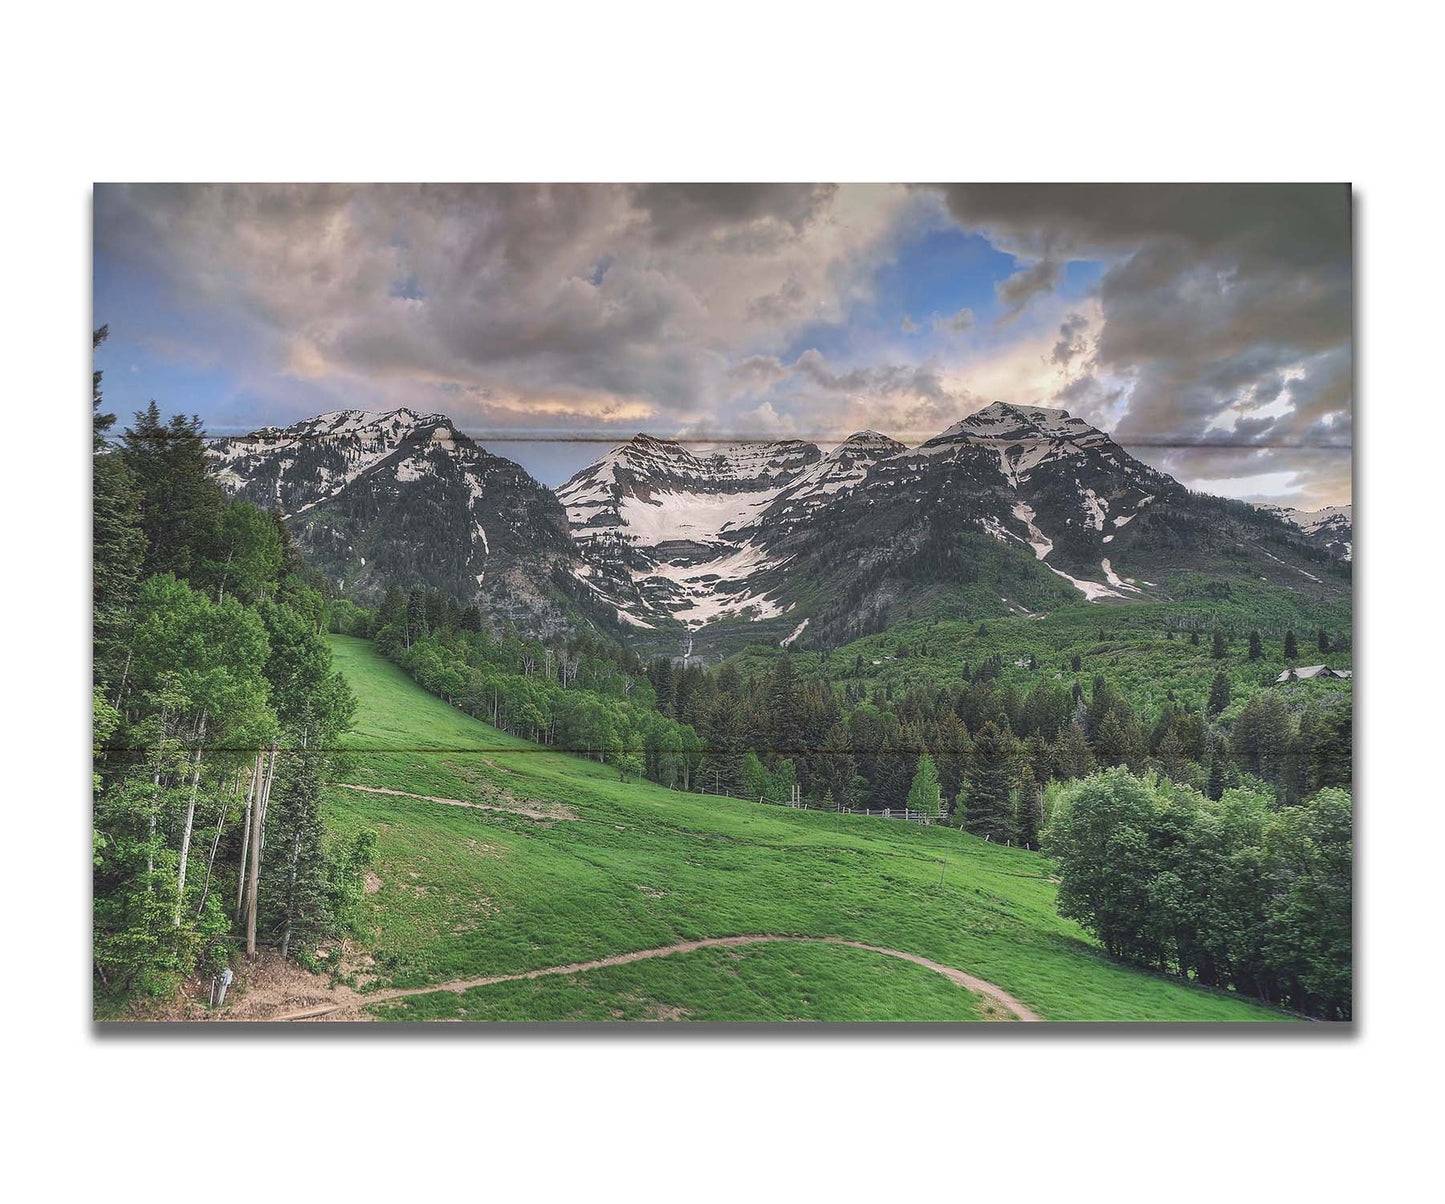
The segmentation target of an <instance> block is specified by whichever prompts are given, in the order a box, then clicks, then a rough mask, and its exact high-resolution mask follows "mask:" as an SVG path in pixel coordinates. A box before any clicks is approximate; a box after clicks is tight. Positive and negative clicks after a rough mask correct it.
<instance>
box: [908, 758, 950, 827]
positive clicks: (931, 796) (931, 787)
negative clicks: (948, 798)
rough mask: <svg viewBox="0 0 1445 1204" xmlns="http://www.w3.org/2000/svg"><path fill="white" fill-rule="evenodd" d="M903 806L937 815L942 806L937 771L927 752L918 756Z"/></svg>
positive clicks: (926, 813)
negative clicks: (916, 766) (911, 782)
mask: <svg viewBox="0 0 1445 1204" xmlns="http://www.w3.org/2000/svg"><path fill="white" fill-rule="evenodd" d="M905 806H906V807H907V808H908V810H910V811H919V812H922V813H923V814H924V815H929V816H937V815H938V813H939V811H940V810H941V808H942V796H941V794H940V791H939V787H938V772H937V770H936V769H935V768H934V765H933V758H932V757H930V756H929V755H928V754H927V753H923V754H922V755H921V756H920V757H919V758H918V768H917V769H916V770H915V771H914V774H913V785H911V786H910V787H909V788H908V801H907V802H906V804H905Z"/></svg>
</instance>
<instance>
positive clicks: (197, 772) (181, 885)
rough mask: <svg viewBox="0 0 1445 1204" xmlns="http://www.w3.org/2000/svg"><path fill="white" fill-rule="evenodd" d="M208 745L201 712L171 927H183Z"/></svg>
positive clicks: (204, 719) (204, 715)
mask: <svg viewBox="0 0 1445 1204" xmlns="http://www.w3.org/2000/svg"><path fill="white" fill-rule="evenodd" d="M205 743H206V712H205V711H202V712H201V726H200V729H199V730H198V731H197V733H196V756H195V759H194V760H193V761H192V762H191V801H190V802H189V803H188V804H187V805H186V826H185V828H184V829H183V830H182V832H181V865H180V868H179V869H178V870H177V871H176V910H175V914H174V915H173V916H172V917H171V920H172V922H171V927H173V928H179V927H180V926H181V907H182V905H183V904H184V903H185V898H186V862H187V860H188V859H189V858H190V855H191V827H192V825H194V823H195V822H196V785H197V783H199V782H200V780H201V748H202V747H203V746H204V745H205Z"/></svg>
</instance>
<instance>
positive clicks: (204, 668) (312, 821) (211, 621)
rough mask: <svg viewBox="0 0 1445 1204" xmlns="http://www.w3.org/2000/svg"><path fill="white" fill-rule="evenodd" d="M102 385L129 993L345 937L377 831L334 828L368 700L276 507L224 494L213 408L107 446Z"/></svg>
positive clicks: (118, 900) (103, 699)
mask: <svg viewBox="0 0 1445 1204" xmlns="http://www.w3.org/2000/svg"><path fill="white" fill-rule="evenodd" d="M104 337H105V330H104V328H102V329H101V330H99V331H97V332H96V338H95V342H96V346H97V347H98V346H99V344H100V342H101V341H102V340H103V339H104ZM100 383H101V376H100V373H99V372H97V373H95V388H94V394H93V399H92V402H93V413H94V419H93V422H94V444H95V448H94V451H95V454H94V530H93V539H94V565H95V568H94V593H93V606H94V641H95V643H94V743H95V779H94V780H95V798H94V829H95V833H94V846H95V847H94V965H95V972H96V975H97V977H98V980H99V994H100V995H101V996H103V997H104V998H106V999H108V1000H110V1001H112V1002H115V1001H118V1000H119V999H121V998H124V997H126V996H130V995H134V994H151V995H160V994H166V993H169V992H170V991H172V990H174V989H175V987H176V986H177V985H178V984H179V983H180V982H181V981H182V980H183V979H185V978H187V977H189V976H192V975H194V974H195V973H196V972H197V971H198V970H216V969H219V968H221V967H222V966H224V965H225V964H226V963H227V962H228V960H229V959H230V958H231V956H232V955H233V954H234V952H235V951H236V949H237V948H238V947H239V944H240V942H241V941H242V940H244V941H245V942H246V945H247V947H248V949H249V951H250V952H252V953H254V951H255V948H256V944H257V941H258V940H260V941H263V942H267V943H275V944H277V945H279V947H280V949H281V951H282V953H283V955H285V954H288V953H290V952H291V951H292V950H293V949H295V948H297V947H298V945H299V943H300V942H302V941H308V942H310V941H314V940H315V939H316V938H318V937H320V936H323V935H329V934H332V933H335V932H337V931H340V930H342V929H344V928H345V927H346V925H347V924H348V923H349V916H350V912H351V910H352V908H353V906H354V904H355V903H356V901H357V899H358V898H359V894H360V877H359V875H360V872H361V868H362V866H363V865H364V864H365V862H366V861H367V858H368V856H369V848H370V844H371V837H370V835H369V834H364V835H363V836H362V837H360V838H359V839H358V840H357V841H355V842H353V843H352V844H351V845H349V846H348V847H346V848H333V847H330V845H329V843H328V842H327V841H325V840H324V838H323V836H324V834H323V830H322V822H321V812H320V804H321V789H322V786H323V785H324V783H325V782H326V781H327V780H328V776H329V772H330V761H331V758H332V756H333V751H332V750H333V746H334V743H335V738H336V736H337V735H338V734H339V733H340V732H341V731H343V730H344V729H345V728H346V727H347V726H348V725H349V723H350V720H351V716H352V714H353V712H354V709H355V700H354V699H353V698H352V696H351V693H350V691H349V689H348V688H347V686H346V684H345V682H344V681H343V680H342V679H341V677H340V675H339V674H337V673H335V672H334V671H333V670H332V669H331V663H330V652H329V649H328V647H327V645H326V641H325V636H324V631H325V625H326V606H325V601H324V598H323V595H322V593H321V592H320V591H319V590H318V588H317V584H318V583H317V581H316V580H315V578H314V577H313V576H312V575H310V574H308V573H307V572H306V570H305V569H304V568H303V566H302V565H301V564H300V562H299V560H298V558H297V556H296V554H295V550H294V549H293V548H292V546H291V544H290V541H289V539H288V537H287V534H286V530H285V528H284V527H283V526H282V525H281V522H280V519H279V516H276V515H273V514H269V513H267V512H265V511H263V510H260V509H258V508H257V507H255V506H252V505H249V504H247V503H244V502H229V501H227V500H226V499H225V497H224V495H223V494H222V493H221V491H220V489H219V487H218V486H217V485H216V484H215V482H214V481H213V480H212V479H211V478H210V476H209V475H208V474H207V471H206V465H205V447H204V440H203V433H202V430H201V426H200V423H199V420H197V419H194V418H185V417H180V416H177V417H173V418H170V419H168V420H162V418H161V415H160V412H159V410H158V408H157V407H156V405H155V403H154V402H152V403H151V405H150V406H149V407H148V408H147V409H146V410H145V411H142V412H141V413H138V414H137V415H136V416H135V422H134V424H133V425H132V426H131V427H129V428H127V429H126V430H125V431H124V434H123V436H122V438H121V439H120V442H119V444H118V445H114V444H112V443H111V442H109V441H108V439H107V438H106V435H107V432H108V431H109V430H110V428H111V427H112V426H113V424H114V422H115V417H114V415H110V414H103V413H101V412H100V405H101V400H102V398H101V389H100Z"/></svg>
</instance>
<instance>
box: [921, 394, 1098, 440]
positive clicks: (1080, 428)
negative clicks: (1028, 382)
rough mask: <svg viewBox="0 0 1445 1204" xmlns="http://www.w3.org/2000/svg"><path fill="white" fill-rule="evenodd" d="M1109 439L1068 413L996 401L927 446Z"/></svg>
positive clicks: (956, 423) (944, 432)
mask: <svg viewBox="0 0 1445 1204" xmlns="http://www.w3.org/2000/svg"><path fill="white" fill-rule="evenodd" d="M1089 438H1098V439H1106V438H1107V436H1106V435H1104V434H1103V432H1101V431H1099V430H1096V429H1095V428H1094V427H1092V426H1090V425H1089V424H1088V423H1087V422H1085V421H1084V420H1083V419H1082V418H1072V417H1070V416H1069V412H1068V410H1053V409H1048V408H1047V407H1045V406H1019V405H1012V404H1010V403H1009V402H1006V401H996V402H994V403H993V404H992V405H988V406H985V407H984V408H983V409H981V410H976V411H975V412H974V413H972V414H969V415H967V416H966V417H964V418H961V419H960V420H959V421H958V422H955V423H954V424H953V425H952V426H951V427H949V428H948V429H947V430H946V431H943V432H941V433H940V434H937V435H935V436H934V437H933V438H932V439H929V440H928V441H927V442H926V443H924V445H923V446H924V447H931V446H934V445H936V444H941V443H945V442H950V443H951V442H957V441H959V440H960V439H969V440H977V439H989V440H1008V441H1012V442H1019V441H1023V440H1028V439H1067V440H1071V441H1078V440H1080V439H1089Z"/></svg>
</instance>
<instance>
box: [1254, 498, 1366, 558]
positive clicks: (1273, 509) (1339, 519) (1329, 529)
mask: <svg viewBox="0 0 1445 1204" xmlns="http://www.w3.org/2000/svg"><path fill="white" fill-rule="evenodd" d="M1259 509H1261V510H1263V511H1264V512H1265V513H1267V514H1273V515H1274V516H1275V517H1276V518H1280V519H1283V520H1284V521H1285V522H1287V523H1289V524H1290V525H1291V526H1293V527H1298V528H1299V529H1300V530H1301V531H1303V532H1304V533H1305V534H1306V535H1307V536H1309V538H1310V540H1311V541H1312V542H1314V543H1316V544H1318V545H1319V546H1320V547H1322V548H1324V549H1325V550H1326V551H1328V552H1329V553H1330V554H1331V555H1334V556H1338V557H1340V558H1341V559H1343V560H1350V559H1352V558H1353V556H1354V550H1355V546H1354V538H1355V508H1354V507H1353V506H1326V507H1324V509H1322V510H1296V509H1295V508H1294V507H1293V506H1260V507H1259Z"/></svg>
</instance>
